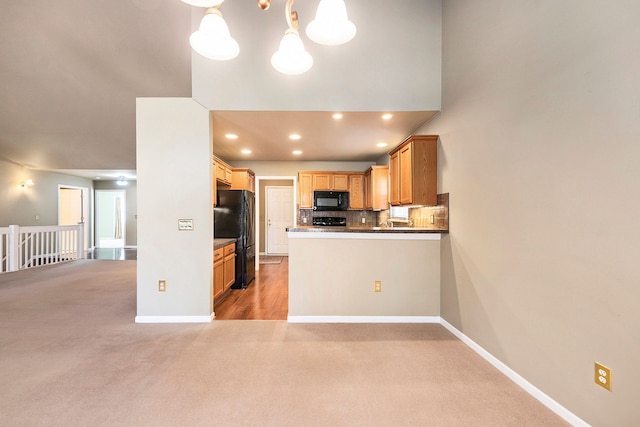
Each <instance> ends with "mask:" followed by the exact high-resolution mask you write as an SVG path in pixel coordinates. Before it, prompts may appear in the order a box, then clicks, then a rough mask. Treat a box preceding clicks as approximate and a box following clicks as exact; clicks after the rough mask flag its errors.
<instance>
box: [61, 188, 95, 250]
mask: <svg viewBox="0 0 640 427" xmlns="http://www.w3.org/2000/svg"><path fill="white" fill-rule="evenodd" d="M87 192H88V189H87V188H81V187H59V188H58V225H78V224H84V247H85V249H86V248H88V242H89V233H88V232H87V222H86V218H87V213H88V209H89V207H88V205H89V204H88V203H87Z"/></svg>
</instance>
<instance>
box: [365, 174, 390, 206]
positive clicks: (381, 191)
mask: <svg viewBox="0 0 640 427" xmlns="http://www.w3.org/2000/svg"><path fill="white" fill-rule="evenodd" d="M369 184H370V187H371V190H370V191H369V194H370V197H371V200H370V202H369V203H370V205H371V206H370V208H369V209H373V210H374V211H380V210H384V209H389V168H388V167H386V166H375V167H374V168H373V169H372V170H371V177H370V180H369Z"/></svg>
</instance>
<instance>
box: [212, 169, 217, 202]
mask: <svg viewBox="0 0 640 427" xmlns="http://www.w3.org/2000/svg"><path fill="white" fill-rule="evenodd" d="M211 199H212V200H213V206H214V207H215V206H216V205H217V204H218V183H217V181H216V161H215V160H214V161H213V167H212V168H211Z"/></svg>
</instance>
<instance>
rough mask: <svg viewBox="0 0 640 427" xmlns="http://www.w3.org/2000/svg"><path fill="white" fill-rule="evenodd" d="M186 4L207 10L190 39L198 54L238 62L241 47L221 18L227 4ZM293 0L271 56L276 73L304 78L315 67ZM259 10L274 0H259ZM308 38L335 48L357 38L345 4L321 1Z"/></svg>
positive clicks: (212, 0) (199, 0)
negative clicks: (222, 7) (306, 46)
mask: <svg viewBox="0 0 640 427" xmlns="http://www.w3.org/2000/svg"><path fill="white" fill-rule="evenodd" d="M182 1H183V2H184V3H187V4H190V5H193V6H199V7H206V8H207V10H206V11H205V15H204V17H203V18H202V21H201V22H200V28H199V29H198V31H196V32H194V33H193V34H192V35H191V37H190V38H189V42H190V44H191V47H192V48H193V50H195V51H196V52H197V53H198V54H200V55H202V56H204V57H206V58H209V59H215V60H219V61H226V60H229V59H233V58H235V57H236V56H237V55H238V54H239V53H240V47H239V46H238V43H237V42H236V41H235V40H234V39H233V37H231V34H230V32H229V27H228V26H227V23H226V22H225V21H224V18H223V17H222V13H221V12H220V6H221V4H222V2H223V1H224V0H182ZM293 1H294V0H287V4H286V7H285V17H286V20H287V24H288V28H287V30H286V31H285V33H284V37H283V38H282V40H281V41H280V46H279V49H278V50H277V51H276V52H275V53H274V54H273V55H272V56H271V65H273V68H275V69H276V70H277V71H279V72H281V73H283V74H288V75H297V74H302V73H304V72H306V71H308V70H309V69H311V67H312V66H313V58H312V57H311V55H310V54H309V52H307V51H306V50H305V48H304V44H303V43H302V39H301V38H300V33H299V31H298V27H299V24H298V14H297V12H295V11H292V10H291V8H292V7H293ZM257 2H258V7H260V9H262V10H267V9H268V8H269V6H270V4H271V0H257ZM306 34H307V36H308V37H309V38H310V39H311V40H313V41H314V42H316V43H319V44H322V45H328V46H336V45H341V44H344V43H347V42H348V41H350V40H351V39H352V38H353V37H354V36H355V34H356V26H355V25H354V24H353V22H351V21H349V18H348V16H347V8H346V6H345V3H344V0H320V3H319V4H318V9H317V11H316V17H315V19H314V20H313V21H311V22H310V23H309V25H307V28H306Z"/></svg>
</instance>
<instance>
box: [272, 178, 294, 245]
mask: <svg viewBox="0 0 640 427" xmlns="http://www.w3.org/2000/svg"><path fill="white" fill-rule="evenodd" d="M265 201H266V214H267V215H266V220H267V233H266V239H267V254H269V255H276V254H277V255H286V254H288V253H289V239H288V238H287V227H293V187H266V200H265Z"/></svg>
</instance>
